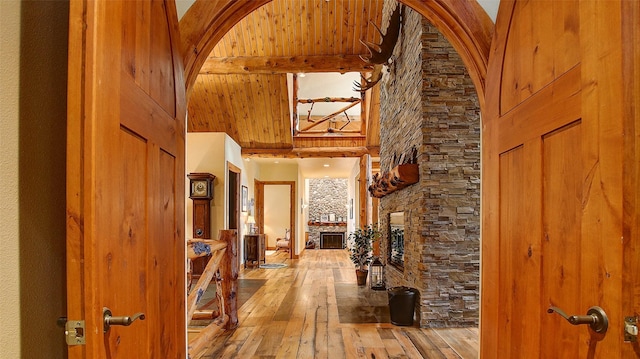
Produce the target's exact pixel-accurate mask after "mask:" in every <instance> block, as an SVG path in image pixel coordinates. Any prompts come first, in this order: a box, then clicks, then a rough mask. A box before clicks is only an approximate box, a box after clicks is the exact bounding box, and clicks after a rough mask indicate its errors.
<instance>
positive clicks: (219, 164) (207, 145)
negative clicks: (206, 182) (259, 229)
mask: <svg viewBox="0 0 640 359" xmlns="http://www.w3.org/2000/svg"><path fill="white" fill-rule="evenodd" d="M226 137H227V135H226V134H224V133H211V132H196V133H187V141H186V142H187V151H186V154H187V156H186V157H187V162H186V165H185V169H186V171H187V174H188V173H191V172H206V173H211V174H213V175H214V176H216V179H215V180H214V182H213V200H212V201H211V238H214V239H217V238H218V231H219V230H221V229H224V224H225V221H224V213H225V208H226V207H225V195H226V191H225V181H226V173H227V169H226V163H225V139H226ZM185 198H186V204H185V212H186V214H187V219H186V221H187V222H186V227H185V228H186V230H185V234H186V238H187V239H189V238H193V202H192V201H191V199H190V198H189V180H186V181H185Z"/></svg>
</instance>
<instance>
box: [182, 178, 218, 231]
mask: <svg viewBox="0 0 640 359" xmlns="http://www.w3.org/2000/svg"><path fill="white" fill-rule="evenodd" d="M187 177H189V181H190V182H191V183H190V188H191V189H190V191H189V198H191V199H192V200H193V238H201V239H209V238H211V200H212V199H213V180H214V179H215V178H216V176H214V175H212V174H211V173H189V174H188V175H187Z"/></svg>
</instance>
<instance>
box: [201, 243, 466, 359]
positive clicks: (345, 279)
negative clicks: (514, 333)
mask: <svg viewBox="0 0 640 359" xmlns="http://www.w3.org/2000/svg"><path fill="white" fill-rule="evenodd" d="M267 263H285V264H287V265H288V266H287V267H286V268H281V269H261V268H255V269H241V271H240V275H239V278H240V279H242V280H251V279H255V280H258V281H253V283H260V284H259V285H260V287H259V288H258V289H257V290H255V289H254V290H252V291H251V293H250V294H249V295H250V297H249V298H242V301H241V302H242V305H241V306H240V308H239V310H238V317H239V321H240V325H239V327H238V328H237V329H235V330H232V331H227V332H225V333H224V334H222V335H221V336H219V337H218V338H216V339H215V340H214V341H213V342H212V343H211V344H210V345H209V346H208V347H207V348H206V349H205V351H204V352H203V353H200V354H199V355H197V356H196V358H323V359H324V358H331V359H337V358H368V359H381V358H447V359H449V358H465V359H466V358H477V357H478V329H477V328H451V329H421V328H419V327H418V326H417V324H418V323H417V322H415V323H414V326H413V327H401V326H395V325H393V324H391V323H389V312H388V300H387V293H386V291H372V290H370V289H368V288H366V287H358V286H357V285H356V278H355V272H354V266H353V264H352V263H351V261H350V260H349V257H348V253H347V252H346V251H345V250H326V249H324V250H307V251H305V252H304V253H303V255H302V256H301V258H300V259H298V260H289V259H288V258H287V256H286V255H285V254H284V253H276V254H274V255H270V256H267ZM247 282H252V281H247ZM262 283H264V284H262Z"/></svg>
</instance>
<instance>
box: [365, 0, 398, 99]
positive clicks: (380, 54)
mask: <svg viewBox="0 0 640 359" xmlns="http://www.w3.org/2000/svg"><path fill="white" fill-rule="evenodd" d="M403 17H404V5H401V4H398V6H396V9H395V10H394V11H393V13H392V14H391V17H390V18H389V24H388V25H387V29H386V32H385V33H384V34H383V33H382V30H380V28H379V27H378V26H377V25H376V24H375V23H373V22H371V21H369V22H371V24H372V25H373V26H374V27H375V28H376V30H378V33H380V36H381V37H382V42H381V43H380V44H374V43H372V42H369V41H365V40H362V39H360V43H362V44H363V45H364V46H365V47H366V48H367V50H369V55H370V56H369V57H364V56H362V55H360V59H362V61H364V62H366V63H369V64H372V65H373V73H372V74H371V77H369V78H368V79H367V78H365V77H364V76H363V77H362V79H363V80H364V82H365V85H361V84H359V83H357V82H354V86H355V88H354V90H355V91H360V92H364V91H366V90H368V89H370V88H372V87H373V86H374V85H375V84H377V83H378V82H379V81H380V80H381V79H382V67H383V65H385V64H388V63H389V59H390V58H391V55H392V54H393V48H394V47H395V46H396V43H397V42H398V37H399V36H400V27H401V25H402V18H403Z"/></svg>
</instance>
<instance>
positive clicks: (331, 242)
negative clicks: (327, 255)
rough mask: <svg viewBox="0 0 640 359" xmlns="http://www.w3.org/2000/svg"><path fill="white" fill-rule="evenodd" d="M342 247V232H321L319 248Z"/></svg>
mask: <svg viewBox="0 0 640 359" xmlns="http://www.w3.org/2000/svg"><path fill="white" fill-rule="evenodd" d="M342 248H344V232H321V233H320V249H342Z"/></svg>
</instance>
